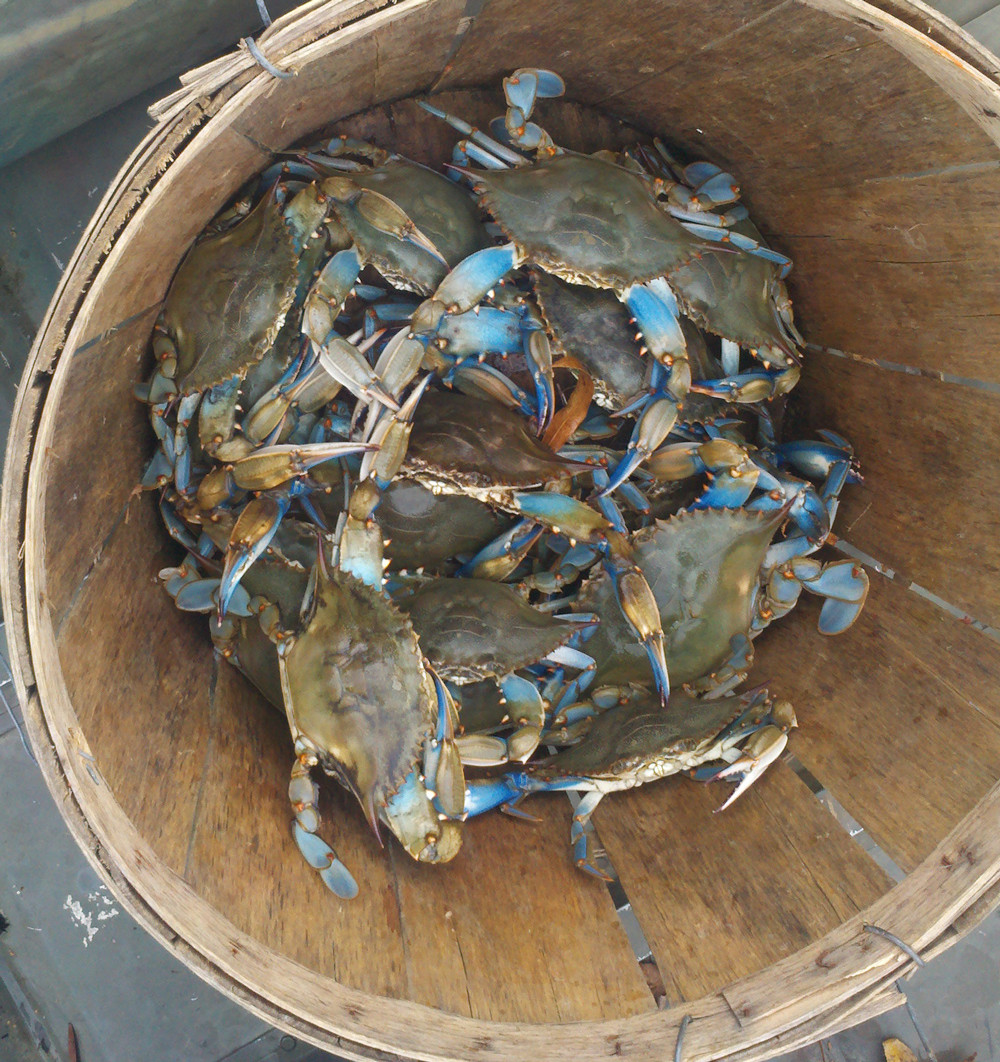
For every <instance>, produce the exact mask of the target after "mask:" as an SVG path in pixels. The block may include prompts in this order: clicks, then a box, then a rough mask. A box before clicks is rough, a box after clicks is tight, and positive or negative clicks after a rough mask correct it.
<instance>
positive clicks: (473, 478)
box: [404, 391, 589, 487]
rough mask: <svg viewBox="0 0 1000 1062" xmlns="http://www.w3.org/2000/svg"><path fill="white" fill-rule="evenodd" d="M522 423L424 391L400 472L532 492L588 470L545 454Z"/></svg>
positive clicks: (487, 407) (487, 406)
mask: <svg viewBox="0 0 1000 1062" xmlns="http://www.w3.org/2000/svg"><path fill="white" fill-rule="evenodd" d="M526 424H527V422H526V421H525V419H524V418H523V417H521V416H519V415H518V414H517V413H514V412H513V411H512V410H509V409H506V408H505V407H504V406H501V405H499V404H498V403H496V402H485V401H483V400H482V399H479V398H470V397H469V396H468V395H463V394H460V393H458V392H455V391H429V392H428V393H427V394H425V395H424V397H423V399H422V400H421V402H420V405H419V406H417V411H416V414H415V415H414V418H413V430H412V431H411V433H410V445H409V449H408V451H407V457H406V464H405V466H404V469H405V470H406V471H408V472H410V473H414V472H418V473H420V472H430V473H433V474H437V475H440V477H441V478H442V479H443V480H448V481H450V482H453V483H455V484H456V486H458V487H460V486H461V485H463V484H466V485H469V486H474V487H492V486H504V487H534V486H539V485H541V484H543V483H550V482H553V481H555V480H559V479H568V478H569V477H570V476H573V475H575V474H577V473H579V472H586V471H589V468H588V466H586V465H582V464H580V463H579V462H576V461H567V460H565V459H564V458H561V457H559V456H558V455H557V454H554V453H553V452H552V451H551V450H549V449H546V448H545V447H544V446H542V445H541V443H539V441H538V440H537V439H536V438H535V437H534V436H533V435H531V434H530V432H529V431H528V429H527V427H526Z"/></svg>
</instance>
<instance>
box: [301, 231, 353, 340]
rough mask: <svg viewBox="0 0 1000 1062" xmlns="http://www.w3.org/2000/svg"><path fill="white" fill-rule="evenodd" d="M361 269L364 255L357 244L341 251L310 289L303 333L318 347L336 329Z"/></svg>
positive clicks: (304, 311)
mask: <svg viewBox="0 0 1000 1062" xmlns="http://www.w3.org/2000/svg"><path fill="white" fill-rule="evenodd" d="M360 272H361V258H360V256H359V255H358V252H357V251H356V250H355V249H354V248H353V247H349V248H348V249H347V250H346V251H338V252H337V253H336V254H335V255H334V256H333V257H332V258H331V259H330V260H329V262H327V263H326V265H325V266H323V269H322V271H321V272H320V274H319V276H318V277H317V278H316V281H315V283H314V284H313V286H312V287H311V288H310V289H309V294H308V295H307V296H306V301H305V305H304V306H303V308H302V332H303V334H304V335H307V336H308V337H309V338H310V339H311V340H312V341H313V342H314V343H316V344H317V346H322V345H323V344H324V343H325V342H326V340H327V338H328V337H329V335H330V333H331V332H332V331H333V326H334V322H335V321H336V320H337V315H338V314H339V313H340V310H341V307H342V306H343V305H344V300H345V299H346V298H347V296H348V295H349V294H350V292H351V288H352V287H353V286H354V282H355V281H356V280H357V279H358V274H359V273H360Z"/></svg>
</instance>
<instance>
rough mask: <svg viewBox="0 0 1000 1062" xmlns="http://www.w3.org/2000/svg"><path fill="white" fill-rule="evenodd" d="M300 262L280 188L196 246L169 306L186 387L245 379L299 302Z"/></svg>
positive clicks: (168, 321) (189, 390) (166, 311)
mask: <svg viewBox="0 0 1000 1062" xmlns="http://www.w3.org/2000/svg"><path fill="white" fill-rule="evenodd" d="M275 187H276V188H277V186H275ZM297 266H298V255H297V254H296V252H295V247H294V244H293V239H292V233H291V230H290V229H289V226H288V224H287V223H286V221H285V219H284V217H283V214H282V209H281V204H280V203H279V202H278V199H277V196H276V193H275V192H274V191H272V192H271V193H270V194H269V195H267V196H265V197H264V198H263V199H262V200H261V201H260V203H258V204H257V206H256V207H255V208H254V209H253V210H252V211H251V212H250V214H248V215H247V217H246V218H244V219H243V221H241V222H240V223H239V224H238V225H236V226H234V227H233V228H231V229H229V230H227V231H226V232H224V233H223V234H222V235H221V236H214V237H211V238H209V239H207V240H203V241H202V242H201V243H197V244H195V246H194V247H193V248H192V249H191V251H190V252H189V253H188V255H187V257H186V258H185V259H184V261H183V262H182V263H181V266H180V268H179V269H178V271H177V275H176V276H175V277H174V280H173V283H172V284H171V285H170V291H169V292H168V293H167V298H166V302H165V304H164V308H163V320H164V324H165V325H166V328H167V331H168V332H169V333H170V335H171V336H172V337H173V339H174V342H175V344H176V347H177V358H178V360H177V379H178V382H179V386H180V389H181V392H182V393H184V394H194V393H195V392H198V391H204V390H207V389H208V388H210V387H214V386H216V385H217V384H220V383H222V382H224V381H226V380H230V379H232V378H233V377H236V376H239V377H242V376H244V375H245V374H246V372H247V370H248V368H249V367H250V365H251V364H253V363H254V362H257V361H259V360H260V359H261V357H262V356H263V355H264V352H265V351H266V350H267V349H268V348H269V347H270V346H271V345H272V344H273V343H274V340H275V338H276V336H277V334H278V332H279V330H280V329H281V326H282V324H283V323H284V319H285V314H286V313H287V312H288V309H289V307H290V306H291V304H292V299H293V298H294V296H295V288H296V284H297V283H298V270H297Z"/></svg>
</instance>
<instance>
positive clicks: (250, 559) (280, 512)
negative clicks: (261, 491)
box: [219, 492, 291, 621]
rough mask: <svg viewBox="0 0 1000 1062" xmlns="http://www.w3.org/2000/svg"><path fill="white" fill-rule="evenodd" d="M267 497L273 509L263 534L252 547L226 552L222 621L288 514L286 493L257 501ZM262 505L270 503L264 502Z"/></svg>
mask: <svg viewBox="0 0 1000 1062" xmlns="http://www.w3.org/2000/svg"><path fill="white" fill-rule="evenodd" d="M265 497H266V498H268V499H269V504H271V505H272V506H273V508H272V509H271V511H270V513H268V519H267V522H266V525H265V527H264V531H263V533H262V534H261V535H260V537H259V538H257V539H256V540H255V541H254V542H252V543H251V544H250V545H247V546H237V547H236V548H235V549H234V548H230V549H228V550H227V551H226V563H225V566H224V568H223V570H222V581H221V583H220V585H219V619H220V621H221V620H222V619H223V617H224V616H225V615H226V611H227V610H228V608H229V602H230V600H231V599H232V597H233V594H234V593H235V592H236V587H237V586H238V585H239V582H240V580H241V579H242V578H243V576H244V575H246V573H247V571H248V570H249V569H250V566H251V565H252V564H253V563H254V561H256V560H257V558H258V557H260V556H261V554H262V553H263V552H264V550H266V549H267V547H268V546H269V545H270V544H271V539H272V538H274V536H275V533H276V532H277V530H278V526H279V525H280V524H281V520H282V517H284V515H285V513H287V512H288V508H289V506H290V505H291V498H290V497H289V495H288V494H286V493H284V492H282V493H280V494H273V495H267V496H265V495H261V496H260V497H259V498H258V499H257V501H259V502H261V501H262V499H264V498H265ZM251 504H253V503H251ZM262 504H268V503H264V502H262ZM248 511H249V506H248V507H247V509H244V510H243V512H244V513H247V512H248Z"/></svg>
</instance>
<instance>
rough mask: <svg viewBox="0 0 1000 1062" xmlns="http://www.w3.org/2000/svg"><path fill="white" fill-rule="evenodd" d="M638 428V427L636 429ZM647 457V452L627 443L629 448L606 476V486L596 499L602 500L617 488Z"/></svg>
mask: <svg viewBox="0 0 1000 1062" xmlns="http://www.w3.org/2000/svg"><path fill="white" fill-rule="evenodd" d="M637 430H638V429H637ZM647 457H649V453H644V452H643V451H642V450H641V449H639V448H638V447H633V445H632V443H631V442H630V443H629V448H628V450H627V451H626V452H625V456H624V457H623V458H622V459H621V460H620V461H619V462H618V464H617V465H615V467H614V469H613V471H612V472H611V475H610V476H609V478H608V484H607V486H606V487H605V488H604V489H603V490H602V492H601V494H600V495H599V497H598V500H603V499H604V496H605V495H607V494H610V493H611V492H612V491H614V490H618V488H619V487H620V486H621V485H622V484H623V483H624V482H625V480H627V479H628V477H629V476H631V475H632V473H633V472H634V471H635V470H636V469H637V468H638V467H639V466H640V465H641V464H642V463H643V461H645V460H646V458H647Z"/></svg>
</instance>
